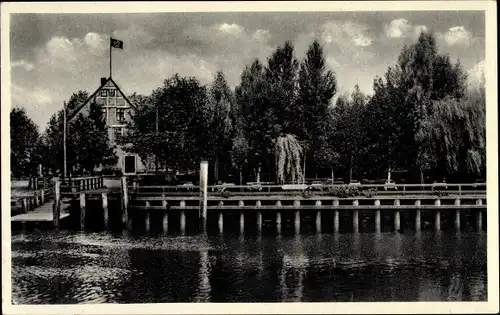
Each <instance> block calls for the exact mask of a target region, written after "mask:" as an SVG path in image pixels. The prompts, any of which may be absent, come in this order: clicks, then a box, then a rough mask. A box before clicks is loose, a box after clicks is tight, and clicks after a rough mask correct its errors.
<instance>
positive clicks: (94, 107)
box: [71, 102, 118, 173]
mask: <svg viewBox="0 0 500 315" xmlns="http://www.w3.org/2000/svg"><path fill="white" fill-rule="evenodd" d="M89 106H90V108H89V114H88V116H87V115H86V116H84V115H83V114H81V113H80V114H78V117H77V118H76V120H75V121H74V122H72V124H71V131H72V135H73V136H72V141H73V145H74V149H75V164H76V165H75V166H76V167H77V168H79V170H80V172H82V173H92V172H93V171H94V170H95V168H96V167H99V166H103V167H104V166H110V165H115V164H116V163H117V162H118V157H117V156H116V153H115V150H114V149H115V148H114V147H113V146H111V144H110V141H109V136H108V129H107V127H106V121H105V118H104V117H103V115H102V106H101V105H98V104H96V103H95V102H91V103H90V105H89Z"/></svg>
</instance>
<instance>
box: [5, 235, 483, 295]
mask: <svg viewBox="0 0 500 315" xmlns="http://www.w3.org/2000/svg"><path fill="white" fill-rule="evenodd" d="M485 239H486V234H485V233H459V234H456V233H449V234H446V233H444V232H438V233H434V232H420V233H415V234H413V233H409V232H408V233H405V234H399V233H375V234H363V233H361V234H358V233H357V234H312V235H303V234H293V233H292V235H285V234H281V235H278V236H276V235H262V234H258V235H243V234H241V235H240V234H239V235H226V234H223V235H218V234H216V235H214V236H208V237H207V236H177V237H142V236H121V235H113V234H109V233H65V232H59V233H56V232H54V233H49V234H43V235H42V234H36V233H33V234H24V235H23V234H19V235H14V236H13V238H12V282H13V287H12V294H13V301H15V302H17V303H28V304H33V303H35V304H36V303H103V302H106V303H150V302H273V301H286V302H298V301H439V300H450V301H461V300H465V301H469V300H485V299H486V298H487V292H486V290H487V277H486V240H485Z"/></svg>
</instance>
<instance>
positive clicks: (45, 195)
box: [11, 176, 103, 228]
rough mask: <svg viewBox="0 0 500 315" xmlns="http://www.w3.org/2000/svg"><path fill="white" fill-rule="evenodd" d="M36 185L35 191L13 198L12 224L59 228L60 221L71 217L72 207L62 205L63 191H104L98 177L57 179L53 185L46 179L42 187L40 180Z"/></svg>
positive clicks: (101, 179)
mask: <svg viewBox="0 0 500 315" xmlns="http://www.w3.org/2000/svg"><path fill="white" fill-rule="evenodd" d="M34 183H35V184H34V185H33V188H34V189H35V190H33V191H29V192H28V193H26V194H23V195H13V196H11V214H12V216H11V222H12V223H14V222H20V223H23V224H24V223H27V222H33V223H51V225H52V227H54V228H59V225H60V221H61V220H63V219H66V218H68V217H69V216H70V213H69V208H70V205H69V204H63V205H61V203H62V202H63V199H62V198H63V196H62V194H61V193H62V191H85V190H92V189H102V183H103V178H102V177H98V176H93V177H87V178H85V177H78V178H68V179H63V180H60V179H58V178H55V179H54V183H53V184H50V182H47V181H46V180H45V179H42V185H39V184H38V183H39V181H38V180H35V181H34ZM40 186H41V188H40Z"/></svg>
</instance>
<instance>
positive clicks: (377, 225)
mask: <svg viewBox="0 0 500 315" xmlns="http://www.w3.org/2000/svg"><path fill="white" fill-rule="evenodd" d="M375 232H377V233H380V232H381V228H380V210H375Z"/></svg>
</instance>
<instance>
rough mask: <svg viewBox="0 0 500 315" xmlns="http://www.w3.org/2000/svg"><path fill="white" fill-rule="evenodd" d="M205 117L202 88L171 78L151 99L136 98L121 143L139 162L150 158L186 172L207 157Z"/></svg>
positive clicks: (192, 81)
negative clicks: (130, 119) (150, 156)
mask: <svg viewBox="0 0 500 315" xmlns="http://www.w3.org/2000/svg"><path fill="white" fill-rule="evenodd" d="M209 113H210V111H209V106H208V103H207V89H206V87H205V86H203V85H201V84H200V83H199V81H198V80H196V79H195V78H193V77H181V76H179V75H178V74H175V75H173V76H172V77H170V78H168V79H166V80H165V81H164V84H163V86H162V87H160V88H158V89H156V90H154V91H153V92H152V94H151V96H149V97H144V98H139V103H138V106H137V110H136V112H135V114H134V116H133V117H132V122H131V123H130V124H129V126H128V129H129V132H128V134H127V135H126V136H125V137H124V139H123V143H129V144H130V146H129V147H127V150H128V151H130V152H136V153H138V154H139V155H140V156H141V158H142V159H143V160H144V159H147V157H148V156H149V155H151V154H152V155H154V156H156V157H157V158H158V159H159V160H160V161H161V164H163V165H165V166H166V167H169V168H172V169H175V170H190V169H192V168H194V167H195V165H196V164H197V161H198V160H199V159H201V158H205V157H208V156H209V154H210V135H209V132H208V129H207V126H208V123H209V122H210V115H209ZM156 126H158V128H156Z"/></svg>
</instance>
